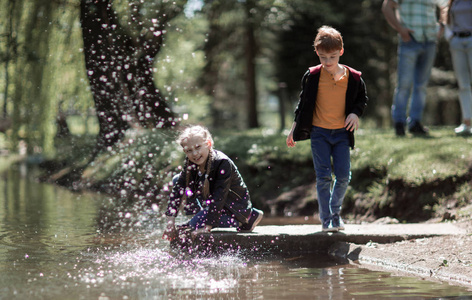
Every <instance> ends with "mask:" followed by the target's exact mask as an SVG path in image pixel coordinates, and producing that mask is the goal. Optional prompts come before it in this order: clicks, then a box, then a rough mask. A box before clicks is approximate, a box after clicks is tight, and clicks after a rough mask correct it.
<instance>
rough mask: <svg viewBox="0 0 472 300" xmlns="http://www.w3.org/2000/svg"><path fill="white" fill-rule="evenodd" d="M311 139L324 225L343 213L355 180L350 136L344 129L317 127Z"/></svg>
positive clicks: (321, 216)
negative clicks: (352, 168) (346, 197)
mask: <svg viewBox="0 0 472 300" xmlns="http://www.w3.org/2000/svg"><path fill="white" fill-rule="evenodd" d="M310 137H311V151H312V154H313V163H314V165H315V173H316V191H317V193H318V207H319V212H320V219H321V222H324V221H326V220H330V219H331V218H332V216H333V214H339V213H340V211H341V206H342V203H343V200H344V195H345V194H346V190H347V187H348V185H349V181H350V180H351V157H350V148H349V133H348V131H347V130H346V129H344V128H342V129H334V130H331V129H324V128H320V127H316V126H313V127H312V129H311V135H310ZM331 159H332V163H331ZM333 171H334V172H333ZM333 173H334V183H333V176H332V174H333Z"/></svg>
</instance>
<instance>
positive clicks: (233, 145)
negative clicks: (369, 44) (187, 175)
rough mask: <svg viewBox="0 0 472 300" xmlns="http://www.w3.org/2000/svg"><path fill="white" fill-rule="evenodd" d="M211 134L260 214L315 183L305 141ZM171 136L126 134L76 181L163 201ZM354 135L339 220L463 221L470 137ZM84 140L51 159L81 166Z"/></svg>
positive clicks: (172, 152) (173, 159) (174, 153)
mask: <svg viewBox="0 0 472 300" xmlns="http://www.w3.org/2000/svg"><path fill="white" fill-rule="evenodd" d="M212 134H213V137H214V141H215V148H216V149H218V150H221V151H223V152H224V153H226V154H227V155H228V156H229V157H231V158H232V159H233V160H234V162H235V163H236V165H237V166H238V169H239V171H240V172H241V174H242V176H243V178H244V180H245V182H246V184H247V185H248V188H249V190H250V193H251V198H252V200H253V201H254V203H255V205H257V206H258V207H261V208H264V209H267V208H268V207H267V205H268V201H269V200H270V201H272V200H274V199H275V198H277V197H278V196H280V195H281V194H282V193H284V192H288V191H292V190H294V189H295V188H297V187H300V186H307V185H308V186H309V185H312V184H313V183H314V182H315V174H314V170H313V164H312V157H311V149H310V143H309V141H302V142H298V143H297V145H296V147H295V148H288V147H287V146H286V145H285V139H286V135H285V134H281V133H278V132H276V131H274V130H268V129H257V130H256V129H254V130H246V131H230V130H214V131H212ZM175 137H176V132H175V131H171V130H164V131H157V130H154V131H152V130H151V131H128V132H127V135H126V137H125V139H124V140H123V142H122V143H119V144H117V145H115V146H114V147H110V148H109V149H108V150H107V151H105V152H103V153H102V154H100V155H99V156H98V157H97V158H96V159H95V161H94V162H93V163H92V164H90V165H89V166H88V167H87V168H86V169H85V170H84V173H83V178H82V179H83V180H84V182H85V184H86V186H87V187H88V188H92V189H98V190H101V191H106V192H109V193H112V194H115V195H118V196H119V197H122V198H124V199H130V200H133V199H134V201H138V200H139V201H145V202H153V203H161V202H162V203H166V200H167V196H168V193H169V189H170V187H169V183H170V181H171V179H172V177H173V176H174V175H175V174H176V173H177V172H180V170H181V168H182V165H183V162H184V157H185V156H184V154H183V152H182V150H181V148H180V146H179V145H177V144H176V143H175V142H174V140H175ZM356 137H357V144H356V145H357V147H356V149H355V150H354V151H352V152H351V153H352V155H351V163H352V168H351V170H352V180H351V183H350V186H349V189H348V191H347V194H346V198H345V202H344V205H343V211H344V212H345V213H346V214H350V215H366V214H367V215H369V214H370V216H377V217H382V216H391V217H396V218H398V219H400V220H401V221H405V220H410V221H411V220H419V219H421V218H427V217H428V216H429V217H432V216H435V215H436V214H440V213H441V212H443V211H445V210H446V209H449V208H451V207H452V208H458V209H460V212H459V215H461V216H467V215H470V208H467V207H470V205H471V204H472V198H471V196H470V195H472V193H471V186H470V183H469V181H470V179H467V178H470V176H472V171H471V166H472V153H471V152H470V151H469V152H467V151H465V150H466V149H470V146H471V144H472V139H471V138H462V137H456V136H455V135H454V134H453V130H452V128H450V127H444V128H439V127H438V128H433V129H432V137H431V138H427V139H422V138H414V137H405V138H397V137H395V135H394V133H393V131H385V130H379V129H365V130H363V131H359V132H358V134H357V135H356ZM90 141H91V140H90V139H87V138H84V137H81V138H75V139H72V140H69V141H68V142H64V140H63V139H58V140H57V142H63V143H62V144H57V147H58V149H61V151H59V152H60V153H61V156H58V160H59V159H60V160H62V161H69V162H71V161H72V162H80V161H82V162H84V161H86V160H87V157H90V153H91V152H92V148H93V143H91V142H90ZM415 145H416V146H418V145H419V146H421V153H422V155H416V156H415V160H411V159H408V155H406V153H408V151H413V150H412V148H414V146H415ZM415 151H416V152H419V151H418V150H415ZM445 158H447V159H445ZM434 170H436V172H433V171H434ZM313 188H314V186H313ZM307 194H308V191H307ZM300 197H305V196H303V195H301V196H300ZM296 200H297V199H292V201H296ZM315 200H316V199H311V197H310V199H309V201H312V202H313V201H315ZM313 207H316V205H313ZM415 218H416V219H415Z"/></svg>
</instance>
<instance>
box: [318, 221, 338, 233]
mask: <svg viewBox="0 0 472 300" xmlns="http://www.w3.org/2000/svg"><path fill="white" fill-rule="evenodd" d="M321 230H322V231H323V232H336V231H338V229H337V228H334V227H332V226H331V220H330V219H327V220H324V221H322V222H321Z"/></svg>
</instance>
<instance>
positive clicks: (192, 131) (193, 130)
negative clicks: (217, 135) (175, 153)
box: [177, 125, 213, 200]
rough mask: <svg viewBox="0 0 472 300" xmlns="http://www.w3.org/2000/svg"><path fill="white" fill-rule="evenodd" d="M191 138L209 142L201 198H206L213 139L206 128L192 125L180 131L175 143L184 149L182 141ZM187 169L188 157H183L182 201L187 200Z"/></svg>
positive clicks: (188, 173)
mask: <svg viewBox="0 0 472 300" xmlns="http://www.w3.org/2000/svg"><path fill="white" fill-rule="evenodd" d="M192 136H200V137H202V138H203V139H204V140H205V141H207V142H209V148H210V153H209V155H208V159H207V163H206V166H205V181H204V183H203V197H204V198H208V196H209V195H210V181H209V180H208V177H209V175H210V168H211V163H212V161H213V151H212V150H213V137H212V136H211V133H210V131H209V130H208V128H206V127H204V126H201V125H192V126H189V127H187V128H185V129H184V130H182V132H181V133H180V134H179V136H178V137H177V143H179V145H180V146H182V147H184V145H183V144H184V141H185V140H186V139H188V138H190V137H192ZM189 168H190V164H189V160H188V157H185V164H184V169H183V170H184V172H185V187H184V195H183V197H182V198H183V199H184V200H186V199H187V188H188V185H189V183H190V172H189V171H190V169H189Z"/></svg>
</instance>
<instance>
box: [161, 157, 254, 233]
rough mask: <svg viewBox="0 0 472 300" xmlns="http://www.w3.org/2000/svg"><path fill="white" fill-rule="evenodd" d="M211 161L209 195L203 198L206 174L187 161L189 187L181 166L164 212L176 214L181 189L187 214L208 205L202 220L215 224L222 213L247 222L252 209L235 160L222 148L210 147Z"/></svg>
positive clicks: (205, 207)
mask: <svg viewBox="0 0 472 300" xmlns="http://www.w3.org/2000/svg"><path fill="white" fill-rule="evenodd" d="M212 151H213V153H212V156H213V161H212V163H211V167H210V172H209V175H208V180H209V182H210V195H209V196H208V199H203V194H202V190H203V182H204V180H205V175H204V174H203V175H201V174H199V172H198V168H197V166H196V165H195V164H192V163H190V164H189V168H188V170H187V172H190V173H189V175H190V176H189V184H188V189H187V191H186V192H185V191H184V189H185V181H186V177H187V176H186V172H185V170H183V171H182V172H181V173H180V176H179V177H178V180H177V182H176V183H175V184H174V187H173V189H172V193H171V195H170V199H169V203H168V207H167V211H166V215H167V216H173V217H175V216H177V213H178V210H179V207H180V205H181V203H182V196H183V195H184V192H185V193H186V194H187V201H186V203H185V205H184V210H185V213H186V214H187V215H193V214H196V213H198V212H199V211H200V210H202V209H207V210H208V214H207V221H206V222H205V224H207V225H212V226H216V225H217V224H218V222H219V220H220V216H221V214H222V213H225V214H228V215H234V217H235V218H236V219H237V220H238V221H239V222H241V223H243V224H245V223H247V222H248V219H249V216H250V214H251V210H252V203H251V198H250V196H249V192H248V189H247V187H246V184H245V183H244V181H243V178H242V177H241V174H240V173H239V171H238V168H237V167H236V165H235V164H234V162H233V161H232V160H231V159H230V158H229V157H228V156H226V154H224V153H223V152H221V151H218V150H212Z"/></svg>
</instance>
